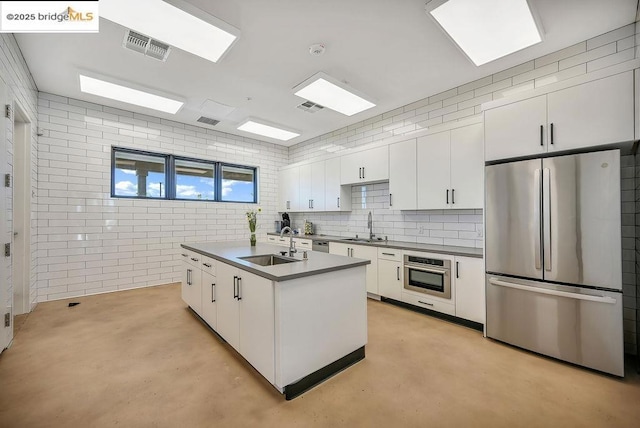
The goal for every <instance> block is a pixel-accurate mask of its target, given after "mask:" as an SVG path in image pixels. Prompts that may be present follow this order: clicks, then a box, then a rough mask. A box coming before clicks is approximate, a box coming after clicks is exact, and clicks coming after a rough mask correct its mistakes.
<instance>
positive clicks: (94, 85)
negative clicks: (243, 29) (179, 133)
mask: <svg viewBox="0 0 640 428" xmlns="http://www.w3.org/2000/svg"><path fill="white" fill-rule="evenodd" d="M80 90H81V91H82V92H85V93H87V94H93V95H97V96H99V97H105V98H110V99H112V100H116V101H122V102H123V103H127V104H133V105H137V106H141V107H146V108H150V109H153V110H159V111H163V112H165V113H171V114H176V112H177V111H178V110H180V108H181V107H182V105H183V104H184V103H183V102H182V101H177V100H172V99H170V98H165V97H162V96H160V95H154V94H150V93H149V92H144V91H140V90H138V89H133V88H129V87H127V86H122V85H117V84H115V83H111V82H106V81H104V80H100V79H94V78H93V77H88V76H84V75H82V74H81V75H80Z"/></svg>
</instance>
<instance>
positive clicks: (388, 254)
mask: <svg viewBox="0 0 640 428" xmlns="http://www.w3.org/2000/svg"><path fill="white" fill-rule="evenodd" d="M382 254H383V255H385V256H395V254H393V253H382Z"/></svg>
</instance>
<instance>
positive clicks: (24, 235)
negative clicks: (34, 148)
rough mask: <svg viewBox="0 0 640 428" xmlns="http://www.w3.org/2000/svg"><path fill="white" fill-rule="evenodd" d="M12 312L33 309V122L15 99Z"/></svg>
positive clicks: (20, 312)
mask: <svg viewBox="0 0 640 428" xmlns="http://www.w3.org/2000/svg"><path fill="white" fill-rule="evenodd" d="M12 277H13V315H14V316H15V315H21V314H25V313H29V312H30V311H31V122H30V121H29V119H28V116H27V115H26V113H25V112H24V110H23V109H22V108H21V107H20V106H19V105H18V104H17V103H14V114H13V248H12Z"/></svg>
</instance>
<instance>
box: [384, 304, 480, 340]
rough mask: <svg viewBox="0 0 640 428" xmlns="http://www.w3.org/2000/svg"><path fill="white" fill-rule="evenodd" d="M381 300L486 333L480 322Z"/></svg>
mask: <svg viewBox="0 0 640 428" xmlns="http://www.w3.org/2000/svg"><path fill="white" fill-rule="evenodd" d="M381 300H382V301H383V302H386V303H391V304H392V305H396V306H400V307H403V308H405V309H409V310H412V311H415V312H420V313H421V314H425V315H429V316H432V317H434V318H440V319H442V320H445V321H449V322H452V323H455V324H460V325H463V326H465V327H469V328H472V329H474V330H478V331H480V332H483V331H484V325H483V324H481V323H479V322H475V321H469V320H465V319H464V318H458V317H454V316H453V315H448V314H443V313H442V312H438V311H432V310H431V309H426V308H422V307H420V306H415V305H411V304H409V303H405V302H401V301H399V300H394V299H389V298H388V297H381Z"/></svg>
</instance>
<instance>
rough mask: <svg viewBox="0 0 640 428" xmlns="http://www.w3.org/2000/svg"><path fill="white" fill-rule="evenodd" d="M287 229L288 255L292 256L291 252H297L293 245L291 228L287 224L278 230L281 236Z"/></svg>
mask: <svg viewBox="0 0 640 428" xmlns="http://www.w3.org/2000/svg"><path fill="white" fill-rule="evenodd" d="M287 231H288V232H289V257H293V253H297V252H298V250H296V248H295V247H294V246H293V231H292V230H291V228H290V227H289V226H285V227H283V228H282V230H281V231H280V237H281V238H282V237H283V236H284V233H285V232H287Z"/></svg>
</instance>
